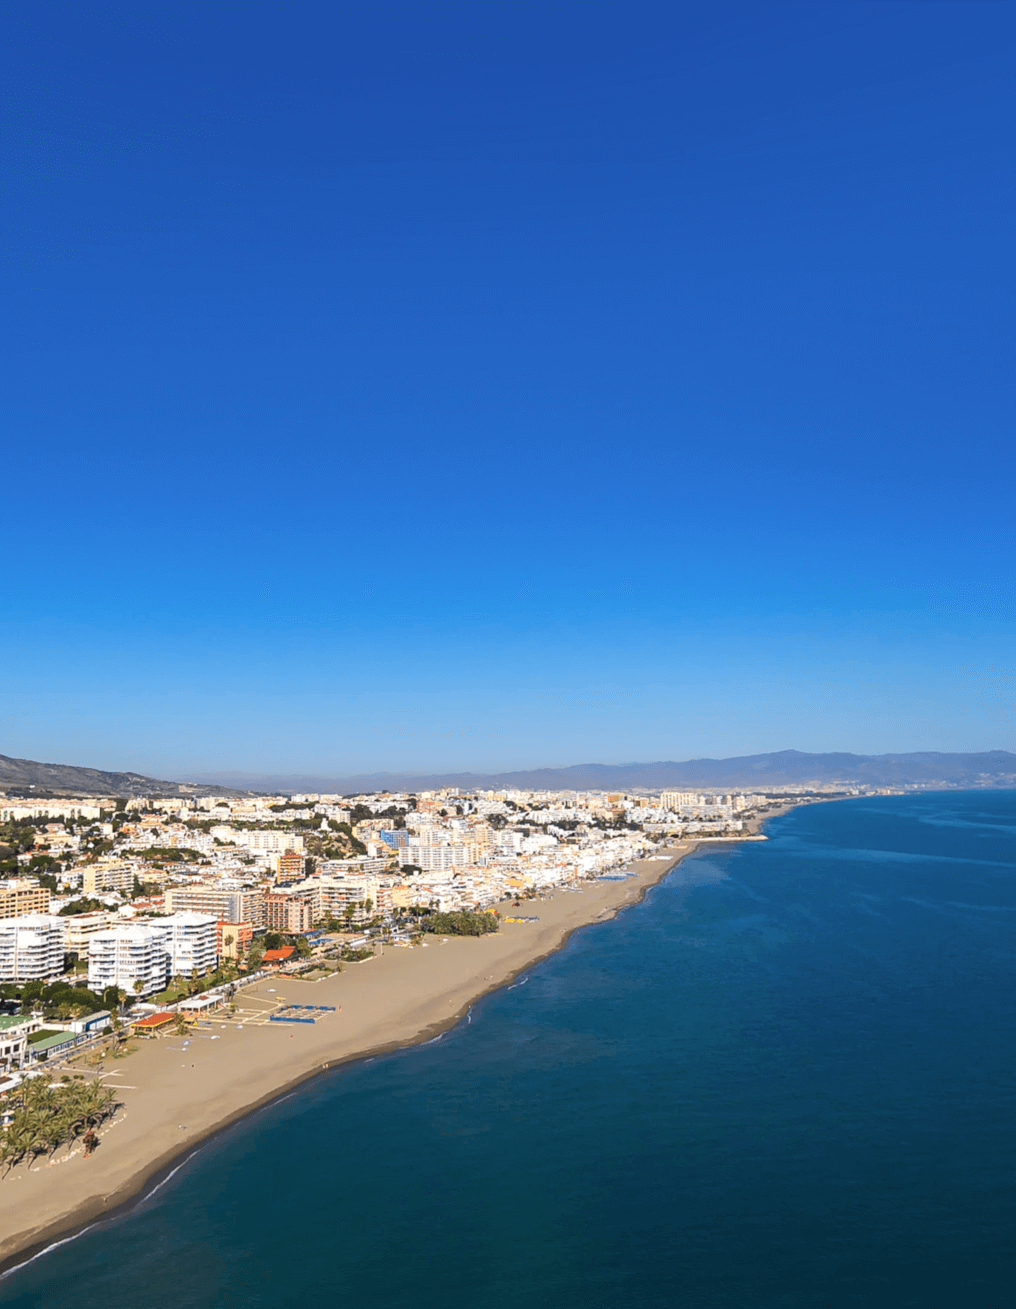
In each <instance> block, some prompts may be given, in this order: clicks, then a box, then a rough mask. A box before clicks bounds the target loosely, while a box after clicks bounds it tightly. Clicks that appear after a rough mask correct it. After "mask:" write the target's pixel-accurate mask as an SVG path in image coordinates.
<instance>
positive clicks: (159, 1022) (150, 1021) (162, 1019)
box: [131, 1013, 176, 1036]
mask: <svg viewBox="0 0 1016 1309" xmlns="http://www.w3.org/2000/svg"><path fill="white" fill-rule="evenodd" d="M175 1019H176V1014H165V1013H163V1014H146V1015H145V1017H144V1018H137V1019H135V1020H134V1022H133V1023H131V1027H133V1029H134V1031H135V1032H137V1034H138V1035H139V1036H158V1035H159V1033H160V1032H161V1031H162V1029H163V1028H164V1027H165V1026H166V1024H167V1023H172V1022H174V1021H175Z"/></svg>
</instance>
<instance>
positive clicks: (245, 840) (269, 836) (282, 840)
mask: <svg viewBox="0 0 1016 1309" xmlns="http://www.w3.org/2000/svg"><path fill="white" fill-rule="evenodd" d="M228 831H229V837H228V838H226V839H228V840H230V841H235V842H236V844H237V845H245V846H246V847H247V849H248V850H262V851H264V852H265V853H266V854H285V853H286V852H287V851H289V850H299V851H300V852H301V853H302V851H303V837H302V836H297V835H295V834H294V833H293V832H279V831H276V830H274V829H272V828H269V829H268V830H267V831H264V832H257V831H246V830H244V829H243V828H239V829H236V828H229V829H228ZM212 835H213V836H217V835H218V832H215V831H213V832H212ZM219 839H220V840H222V839H223V838H222V837H221V836H220V837H219Z"/></svg>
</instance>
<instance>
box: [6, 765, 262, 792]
mask: <svg viewBox="0 0 1016 1309" xmlns="http://www.w3.org/2000/svg"><path fill="white" fill-rule="evenodd" d="M199 790H200V791H201V792H202V793H203V794H205V795H208V794H210V793H211V792H215V793H216V794H221V795H236V794H237V792H236V791H235V790H232V789H231V788H228V787H224V786H222V785H221V784H220V785H215V784H212V785H206V784H202V785H201V786H200V787H198V786H195V785H194V784H193V783H189V782H161V781H159V780H158V779H157V778H154V777H143V776H142V775H141V774H140V773H107V772H104V771H103V770H102V769H100V768H78V767H76V766H75V765H73V764H40V763H37V762H36V761H35V760H34V759H11V758H9V757H8V756H7V755H0V791H6V792H7V793H8V794H9V795H31V794H33V793H38V794H49V795H110V796H119V797H125V798H128V797H130V796H132V795H147V796H154V797H165V798H170V797H175V796H181V797H186V796H189V795H194V794H195V793H196V792H197V791H199Z"/></svg>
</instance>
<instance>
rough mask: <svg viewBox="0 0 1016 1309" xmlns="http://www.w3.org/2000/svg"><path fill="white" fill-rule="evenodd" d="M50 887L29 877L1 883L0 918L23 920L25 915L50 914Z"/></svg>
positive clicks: (15, 878)
mask: <svg viewBox="0 0 1016 1309" xmlns="http://www.w3.org/2000/svg"><path fill="white" fill-rule="evenodd" d="M49 898H50V897H49V887H46V886H40V885H39V883H38V882H33V881H31V880H30V879H29V878H27V877H12V878H9V879H8V880H7V881H5V882H0V918H23V917H24V916H25V914H48V913H49Z"/></svg>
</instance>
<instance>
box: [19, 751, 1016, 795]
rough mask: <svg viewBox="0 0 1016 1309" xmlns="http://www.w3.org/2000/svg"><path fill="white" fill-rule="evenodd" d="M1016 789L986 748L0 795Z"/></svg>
mask: <svg viewBox="0 0 1016 1309" xmlns="http://www.w3.org/2000/svg"><path fill="white" fill-rule="evenodd" d="M837 782H842V783H861V784H862V785H866V786H891V787H897V786H908V785H915V784H916V785H929V786H933V785H936V784H938V785H942V786H953V787H956V786H959V787H964V786H965V787H973V786H1016V754H1012V753H1010V752H1009V751H1008V750H986V751H982V752H980V753H975V754H946V753H940V752H938V751H919V752H917V753H912V754H880V755H862V754H846V753H842V752H836V753H831V754H807V753H804V752H803V751H800V750H779V751H776V752H775V753H772V754H754V755H740V756H737V757H736V758H733V759H687V760H685V761H684V762H681V763H676V762H673V761H671V760H665V761H661V762H658V763H649V764H639V763H632V764H573V765H572V766H571V767H568V768H533V769H524V770H520V771H516V772H507V773H427V774H420V773H412V774H410V773H370V774H361V775H356V776H348V777H322V776H319V775H305V774H263V773H239V772H237V773H210V774H207V773H206V774H194V775H192V776H190V777H188V778H186V779H181V780H177V781H161V780H159V779H157V778H152V777H145V776H144V775H143V774H141V773H132V772H107V771H104V770H102V769H99V768H81V767H77V766H76V765H72V764H45V763H38V762H36V761H35V760H32V759H13V758H10V757H8V756H7V755H0V790H6V791H8V792H16V793H20V794H30V793H31V791H32V790H35V791H39V792H43V791H45V792H50V793H53V794H76V795H115V796H131V795H148V796H159V797H172V796H180V797H186V796H190V795H194V794H197V793H203V794H206V795H207V794H217V795H237V794H240V793H243V792H252V791H253V792H268V793H287V792H294V791H296V792H301V791H309V792H319V793H320V792H325V793H337V794H339V795H353V794H357V793H360V792H370V791H433V790H438V789H439V788H440V787H444V786H459V787H463V788H469V789H471V790H481V789H482V790H499V789H501V788H502V787H513V786H514V787H519V788H521V789H523V790H541V789H545V790H551V791H564V790H573V791H589V790H597V791H617V790H627V791H630V790H635V789H639V788H644V789H646V790H655V789H659V788H660V787H665V786H666V787H677V788H681V789H683V788H695V787H702V788H705V789H716V788H720V787H724V788H725V787H737V788H747V789H750V790H761V791H764V790H765V789H766V788H767V787H777V786H809V785H815V786H824V785H829V784H830V783H837Z"/></svg>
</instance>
